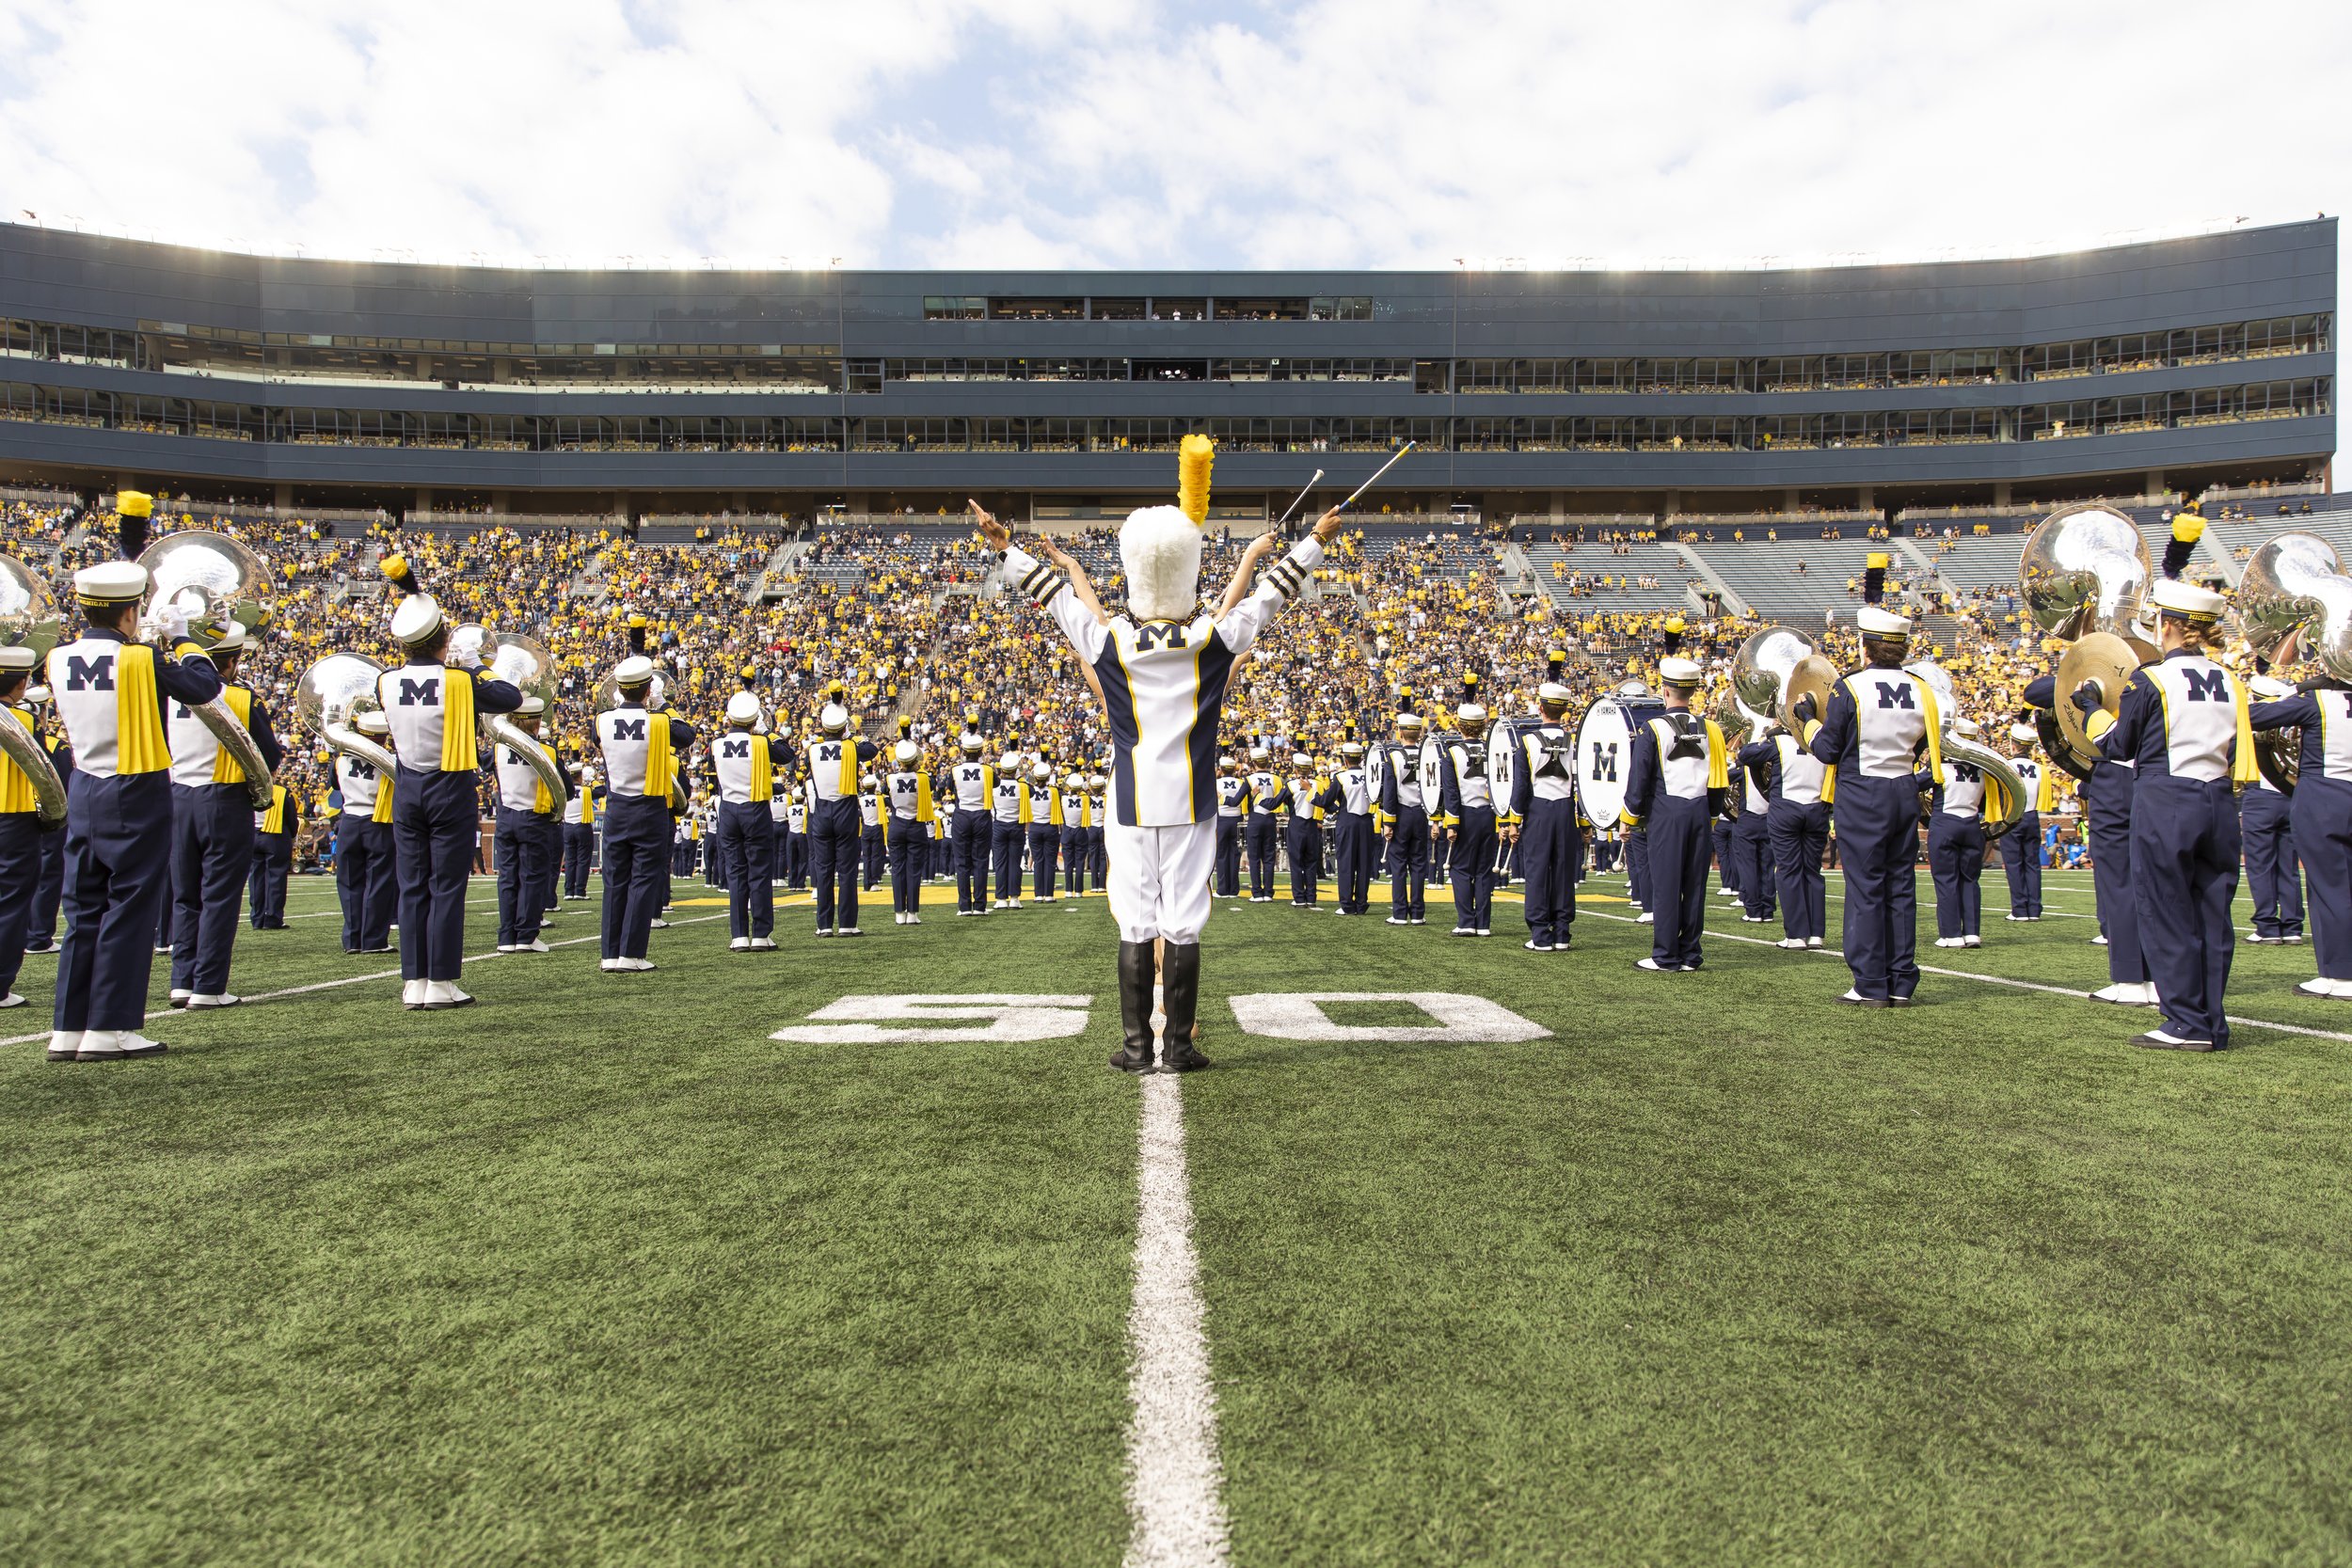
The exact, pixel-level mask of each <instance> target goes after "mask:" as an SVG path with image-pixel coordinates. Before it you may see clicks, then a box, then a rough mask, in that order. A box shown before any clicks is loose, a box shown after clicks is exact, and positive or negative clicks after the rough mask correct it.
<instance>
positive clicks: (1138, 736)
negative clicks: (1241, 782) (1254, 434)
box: [972, 436, 1340, 1072]
mask: <svg viewBox="0 0 2352 1568" xmlns="http://www.w3.org/2000/svg"><path fill="white" fill-rule="evenodd" d="M1180 462H1181V466H1182V469H1183V474H1184V483H1183V485H1182V487H1181V491H1180V494H1181V496H1182V498H1183V501H1184V504H1183V505H1182V506H1180V507H1146V508H1143V509H1141V510H1138V511H1136V512H1135V513H1133V514H1131V515H1129V516H1128V518H1127V521H1126V523H1125V525H1124V526H1123V527H1122V528H1121V529H1120V539H1119V544H1120V560H1121V563H1122V565H1123V566H1124V568H1125V570H1126V575H1127V606H1126V609H1125V610H1124V611H1123V612H1122V613H1120V614H1119V615H1117V616H1111V615H1107V614H1105V613H1104V612H1103V611H1102V610H1100V609H1099V608H1097V607H1096V606H1094V605H1092V604H1089V602H1087V601H1088V600H1089V599H1091V598H1092V592H1091V589H1090V588H1088V589H1084V590H1082V591H1073V581H1072V578H1073V576H1074V577H1076V578H1078V579H1079V580H1080V581H1081V582H1083V578H1084V573H1083V571H1082V570H1080V569H1079V567H1078V565H1077V562H1075V561H1073V560H1072V559H1071V558H1070V557H1069V556H1068V555H1067V554H1065V553H1064V552H1063V551H1061V550H1060V549H1058V548H1057V547H1055V546H1052V545H1051V544H1048V545H1047V546H1045V548H1046V553H1047V556H1048V561H1047V562H1041V561H1039V560H1037V559H1036V558H1035V557H1033V556H1031V555H1030V554H1029V553H1028V552H1027V551H1026V550H1025V549H1023V548H1021V547H1020V546H1016V545H1014V544H1013V543H1012V539H1011V535H1010V533H1009V531H1007V530H1006V529H1005V527H1004V526H1003V525H1002V524H1000V523H998V522H997V521H996V519H995V518H993V517H992V516H990V515H988V514H987V513H986V512H984V511H982V510H981V509H980V507H979V506H978V505H977V503H976V504H974V506H973V508H972V511H973V515H974V519H975V521H976V522H977V524H978V525H979V528H980V531H981V532H982V534H983V535H984V537H985V538H986V539H987V541H988V543H989V544H990V545H991V546H993V547H995V548H998V549H1002V550H1004V551H1005V574H1006V576H1007V578H1009V579H1010V580H1012V581H1014V582H1017V583H1019V584H1020V585H1021V586H1022V588H1023V590H1024V591H1025V592H1026V593H1028V594H1030V595H1031V596H1033V597H1034V598H1035V599H1036V600H1037V601H1038V603H1039V604H1040V605H1041V607H1042V608H1044V609H1045V610H1048V611H1049V612H1050V613H1051V614H1052V615H1053V617H1054V620H1055V623H1056V624H1057V626H1060V628H1061V631H1062V634H1063V636H1065V637H1067V638H1068V639H1069V640H1070V642H1071V644H1072V646H1073V647H1074V648H1075V649H1076V650H1077V654H1078V657H1079V659H1080V661H1081V662H1082V663H1084V664H1085V665H1087V666H1089V667H1090V668H1092V669H1093V670H1094V671H1095V672H1096V673H1097V674H1098V675H1099V676H1100V680H1101V686H1102V689H1103V691H1104V694H1105V698H1106V701H1105V703H1104V707H1105V709H1106V710H1107V718H1108V721H1109V728H1110V732H1111V737H1112V742H1113V744H1114V746H1115V747H1116V752H1115V753H1114V754H1115V756H1116V758H1117V763H1116V766H1115V768H1114V770H1113V771H1114V800H1113V810H1112V813H1111V816H1109V818H1108V819H1107V820H1106V822H1105V825H1104V832H1105V834H1106V835H1107V837H1108V839H1109V844H1110V871H1111V886H1110V902H1111V913H1112V915H1113V917H1114V918H1115V919H1117V921H1118V922H1119V935H1120V949H1119V980H1120V1022H1121V1025H1122V1028H1123V1031H1124V1043H1123V1044H1122V1045H1121V1047H1120V1051H1119V1052H1118V1053H1117V1054H1116V1055H1114V1056H1113V1057H1112V1058H1111V1064H1112V1065H1113V1066H1114V1067H1117V1068H1120V1069H1124V1070H1126V1071H1130V1072H1142V1071H1147V1070H1149V1069H1151V1068H1152V1053H1153V1046H1154V1043H1155V1042H1154V1040H1153V1037H1152V968H1153V963H1152V958H1153V947H1154V944H1155V943H1158V944H1159V945H1160V947H1161V948H1162V951H1163V957H1162V960H1161V965H1162V967H1161V973H1162V979H1163V993H1164V997H1165V1004H1164V1005H1165V1010H1166V1013H1167V1027H1166V1043H1165V1046H1164V1047H1163V1049H1162V1050H1161V1052H1160V1064H1159V1065H1160V1068H1161V1070H1163V1071H1168V1072H1184V1071H1190V1070H1192V1069H1198V1068H1203V1067H1206V1066H1208V1058H1207V1057H1206V1056H1205V1055H1203V1054H1201V1053H1200V1041H1199V1022H1200V1019H1199V1013H1200V932H1201V927H1203V926H1204V925H1205V924H1206V923H1207V921H1208V917H1209V909H1210V902H1209V863H1210V860H1211V858H1212V856H1213V854H1214V852H1215V849H1216V827H1215V821H1216V790H1215V788H1214V769H1213V768H1211V767H1210V753H1211V748H1212V747H1213V746H1214V745H1215V743H1216V733H1217V727H1218V720H1219V718H1220V717H1221V715H1222V711H1223V708H1224V704H1225V693H1226V682H1227V678H1228V676H1229V675H1230V674H1231V673H1232V667H1233V664H1234V663H1235V661H1237V660H1239V659H1241V658H1243V657H1246V656H1247V655H1248V652H1249V648H1250V645H1251V644H1252V643H1253V642H1255V641H1257V638H1258V633H1259V631H1260V629H1261V628H1262V627H1263V626H1265V624H1266V623H1267V622H1268V621H1269V620H1271V619H1272V618H1273V616H1274V614H1275V612H1276V611H1277V610H1279V609H1280V608H1281V607H1282V606H1283V605H1285V604H1287V603H1289V602H1290V601H1291V600H1293V599H1295V598H1296V597H1297V596H1298V594H1299V593H1300V591H1301V590H1302V589H1304V588H1305V587H1306V585H1307V580H1308V578H1309V576H1310V574H1311V573H1312V572H1313V571H1314V569H1315V568H1316V567H1317V566H1319V565H1320V564H1322V562H1323V546H1324V542H1325V541H1326V540H1327V539H1329V538H1330V537H1331V535H1332V534H1334V533H1336V532H1338V531H1339V526H1340V514H1339V513H1338V511H1337V510H1333V511H1331V512H1327V513H1326V514H1325V515H1323V517H1322V518H1321V519H1320V520H1319V521H1318V522H1317V523H1316V524H1315V528H1314V531H1313V534H1312V536H1311V537H1310V538H1306V539H1302V540H1300V541H1299V542H1298V544H1297V545H1295V546H1293V547H1292V549H1291V550H1290V552H1289V553H1288V554H1287V555H1286V556H1284V557H1283V559H1281V560H1280V561H1279V562H1275V563H1274V564H1273V565H1272V566H1270V567H1268V568H1267V569H1266V572H1265V576H1264V578H1263V581H1262V582H1261V583H1260V584H1259V585H1258V587H1257V589H1256V591H1255V592H1253V593H1249V594H1248V595H1247V596H1246V597H1243V598H1241V599H1240V601H1239V603H1237V604H1233V606H1232V608H1231V609H1230V610H1224V611H1223V612H1222V613H1213V612H1208V611H1204V610H1202V609H1201V607H1200V546H1201V525H1202V523H1203V522H1204V521H1205V519H1206V517H1207V515H1208V489H1209V485H1208V480H1209V471H1208V470H1209V462H1210V447H1209V443H1208V441H1207V440H1206V439H1205V438H1203V437H1200V436H1186V437H1185V439H1184V452H1183V454H1182V457H1181V459H1180ZM1276 543H1277V539H1276V535H1275V534H1274V533H1273V532H1271V531H1269V532H1266V533H1263V534H1261V535H1259V536H1258V537H1257V538H1256V539H1254V540H1252V541H1251V542H1250V544H1249V546H1248V549H1247V550H1246V551H1245V552H1244V553H1243V556H1242V561H1241V565H1240V569H1239V572H1238V574H1237V576H1236V579H1235V580H1236V583H1237V584H1247V583H1248V580H1249V577H1250V575H1251V574H1252V573H1253V572H1254V571H1255V570H1256V567H1257V565H1258V562H1260V561H1261V560H1263V558H1264V557H1265V556H1266V554H1267V553H1269V552H1270V551H1271V550H1272V549H1273V548H1274V546H1275V544H1276ZM1049 562H1050V563H1049ZM1231 601H1232V595H1231V594H1229V595H1228V602H1229V603H1230V602H1231Z"/></svg>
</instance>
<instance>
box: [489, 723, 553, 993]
mask: <svg viewBox="0 0 2352 1568" xmlns="http://www.w3.org/2000/svg"><path fill="white" fill-rule="evenodd" d="M491 758H492V767H493V768H494V769H495V772H496V782H497V786H498V787H497V794H498V812H497V815H496V816H494V817H493V818H492V820H493V821H494V822H496V824H497V827H498V832H497V837H496V848H497V851H498V866H497V869H498V879H499V941H498V944H499V945H500V946H501V947H527V946H529V945H530V944H531V943H532V942H536V941H537V940H538V939H539V925H540V917H541V916H543V915H545V914H546V913H547V910H548V863H550V862H551V861H552V860H553V859H554V858H555V856H556V855H557V853H558V852H559V850H560V849H561V847H562V833H563V825H562V824H561V823H560V822H558V821H557V820H556V815H555V796H554V793H553V792H552V791H550V790H549V789H548V786H547V785H546V784H543V783H541V782H540V779H539V775H538V774H537V773H536V772H534V771H533V770H532V767H531V764H529V763H527V762H525V761H524V760H523V758H522V754H521V753H520V752H516V750H515V749H514V748H513V747H511V746H497V747H493V748H492V749H491Z"/></svg>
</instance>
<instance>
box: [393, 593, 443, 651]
mask: <svg viewBox="0 0 2352 1568" xmlns="http://www.w3.org/2000/svg"><path fill="white" fill-rule="evenodd" d="M440 629H441V607H440V606H439V605H437V604H435V603H434V602H433V595H432V594H409V595H408V596H407V597H406V598H405V599H403V600H401V601H400V608H399V609H398V610H393V611H392V641H395V642H401V643H415V642H422V641H425V640H426V639H427V638H429V637H431V636H432V635H433V634H434V633H435V632H437V631H439V630H440Z"/></svg>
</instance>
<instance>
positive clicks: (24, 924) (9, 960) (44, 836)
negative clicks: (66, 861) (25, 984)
mask: <svg viewBox="0 0 2352 1568" xmlns="http://www.w3.org/2000/svg"><path fill="white" fill-rule="evenodd" d="M7 722H8V723H14V722H15V721H14V720H8V721H7ZM56 836H57V835H56V833H44V832H41V831H40V829H39V828H36V827H35V826H33V814H32V813H31V812H29V811H12V812H8V813H7V814H6V815H5V816H0V996H6V995H7V994H8V992H9V991H11V990H14V989H15V988H16V976H17V972H18V971H19V970H21V969H23V968H24V933H25V932H26V931H27V930H29V929H31V927H32V924H33V890H34V889H35V888H37V887H39V886H40V863H41V845H42V843H43V842H44V841H45V840H48V839H52V838H55V837H56Z"/></svg>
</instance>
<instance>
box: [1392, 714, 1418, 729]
mask: <svg viewBox="0 0 2352 1568" xmlns="http://www.w3.org/2000/svg"><path fill="white" fill-rule="evenodd" d="M1396 727H1397V728H1398V729H1400V730H1418V729H1421V728H1422V727H1423V721H1422V716H1421V715H1420V714H1418V713H1400V714H1398V715H1397V716H1396Z"/></svg>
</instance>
